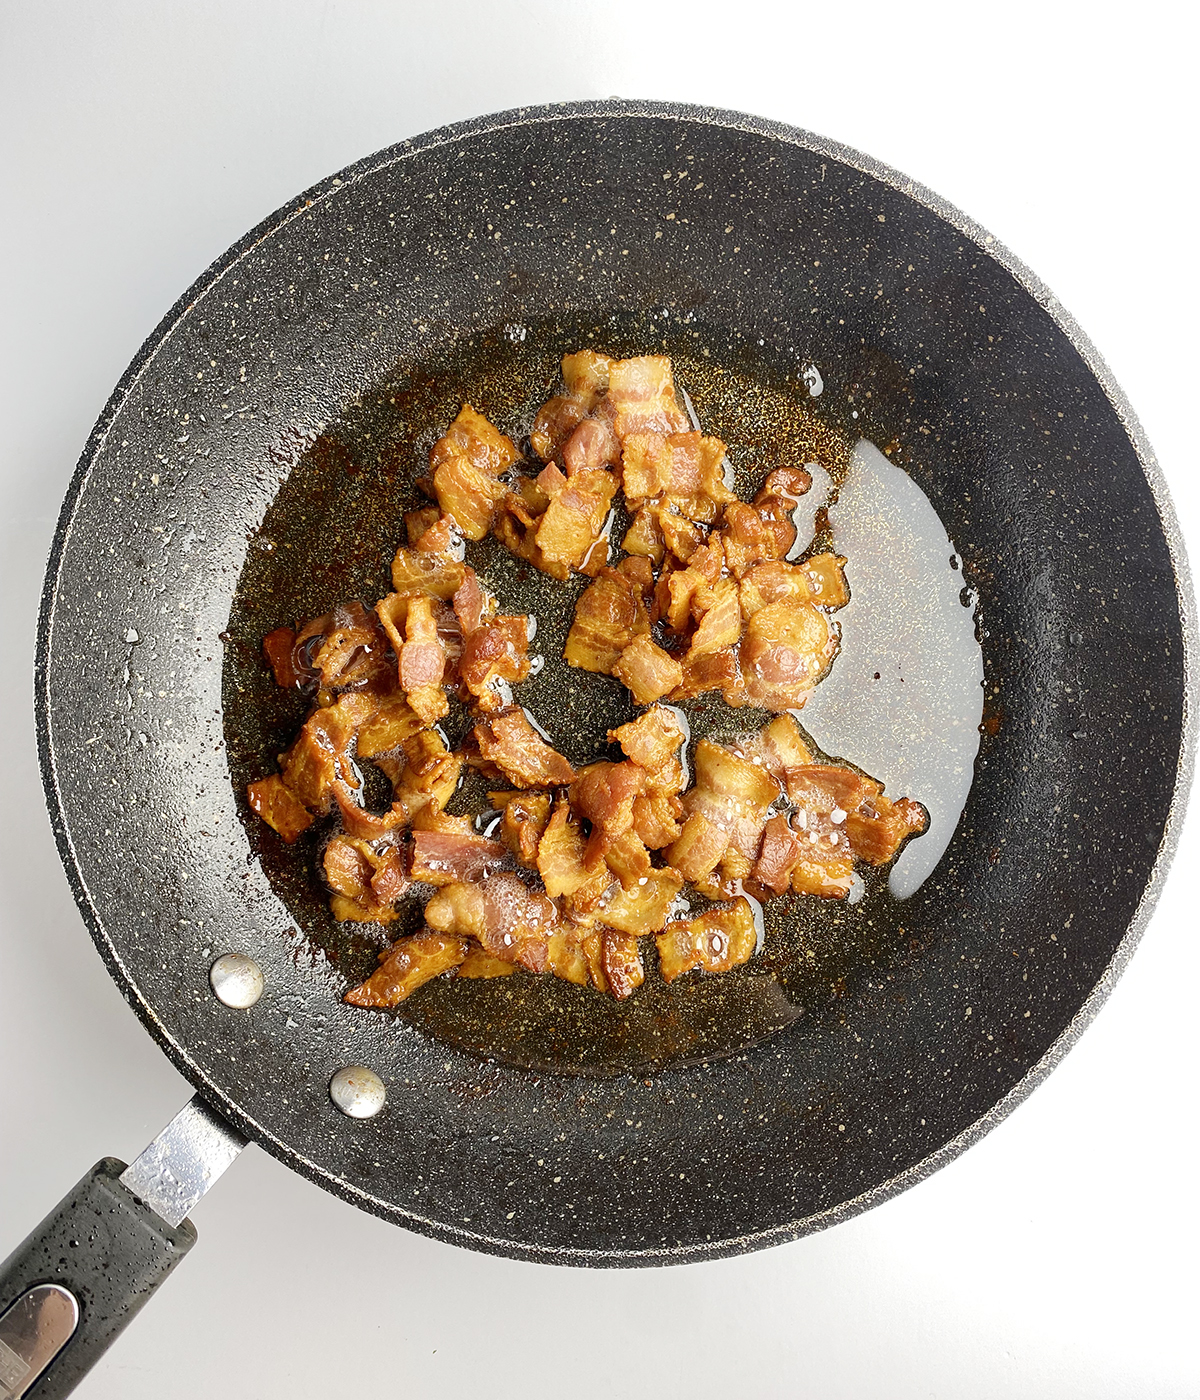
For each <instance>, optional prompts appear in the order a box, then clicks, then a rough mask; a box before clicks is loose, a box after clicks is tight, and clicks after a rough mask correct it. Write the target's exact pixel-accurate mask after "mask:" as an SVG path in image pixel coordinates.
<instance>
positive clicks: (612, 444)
mask: <svg viewBox="0 0 1200 1400" xmlns="http://www.w3.org/2000/svg"><path fill="white" fill-rule="evenodd" d="M620 460H621V443H620V441H619V440H618V438H617V435H616V433H614V432H613V429H612V424H611V423H610V422H608V421H607V419H605V418H603V417H600V416H599V415H597V416H594V417H591V418H585V419H584V420H583V422H582V423H580V424H579V426H578V427H577V428H576V429H575V431H574V432H573V433H572V434H571V436H570V437H569V438H567V440H566V442H565V443H563V449H562V462H563V467H564V468H565V470H566V473H567V476H568V477H570V478H574V477H576V476H578V475H580V474H581V473H584V472H591V471H600V470H604V469H607V468H608V467H615V466H616V465H617V463H618V462H620Z"/></svg>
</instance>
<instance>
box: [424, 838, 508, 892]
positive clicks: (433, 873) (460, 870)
mask: <svg viewBox="0 0 1200 1400" xmlns="http://www.w3.org/2000/svg"><path fill="white" fill-rule="evenodd" d="M504 857H505V849H504V847H503V846H502V845H501V844H500V843H499V842H498V841H488V840H486V839H485V838H484V837H482V836H465V835H462V836H460V835H456V834H451V833H442V832H437V831H416V832H414V833H413V846H412V877H413V879H414V880H423V881H424V882H425V883H426V884H427V885H454V884H463V883H466V882H468V881H471V880H481V879H483V878H484V877H485V876H486V875H488V874H489V873H490V872H491V871H493V870H498V869H499V868H500V866H501V865H502V864H503V863H504Z"/></svg>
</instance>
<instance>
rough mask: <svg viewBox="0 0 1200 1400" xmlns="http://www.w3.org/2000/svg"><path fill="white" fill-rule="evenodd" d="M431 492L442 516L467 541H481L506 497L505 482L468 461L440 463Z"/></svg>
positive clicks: (435, 470) (467, 459)
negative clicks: (451, 522)
mask: <svg viewBox="0 0 1200 1400" xmlns="http://www.w3.org/2000/svg"><path fill="white" fill-rule="evenodd" d="M433 489H434V493H435V494H436V496H437V502H438V505H439V506H440V507H441V509H442V511H443V514H444V516H445V517H449V518H450V519H451V520H453V521H454V524H455V525H456V526H457V527H458V529H459V530H460V531H461V532H462V534H463V535H465V536H466V538H467V539H469V540H481V539H483V537H484V536H485V535H486V534H487V532H488V531H489V530H490V529H491V528H492V524H493V523H494V521H495V519H496V507H497V506H498V505H499V504H500V502H501V501H502V500H503V499H504V497H505V496H506V495H507V494H508V487H507V486H506V485H505V484H504V482H502V481H500V480H499V479H498V478H497V477H495V476H493V475H492V473H491V472H490V471H487V470H486V469H485V468H483V467H478V466H476V465H475V463H474V462H473V461H471V459H470V458H469V457H448V458H446V459H445V461H442V462H439V463H438V465H437V467H436V468H435V469H434V473H433ZM418 548H420V545H418Z"/></svg>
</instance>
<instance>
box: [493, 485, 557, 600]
mask: <svg viewBox="0 0 1200 1400" xmlns="http://www.w3.org/2000/svg"><path fill="white" fill-rule="evenodd" d="M547 505H548V503H547ZM546 508H547V506H543V508H542V511H541V512H533V511H531V510H530V509H529V507H528V506H527V504H526V502H525V501H524V500H523V499H522V498H521V497H520V496H518V495H517V494H516V493H514V492H510V493H509V494H508V495H507V496H505V498H504V500H503V502H502V503H501V510H500V515H499V518H498V519H497V521H496V526H495V531H496V538H497V539H498V540H499V541H500V543H501V544H502V545H503V546H504V547H505V549H507V550H508V551H509V553H510V554H514V555H516V557H517V558H518V559H524V560H525V561H526V562H527V563H529V564H532V565H533V567H534V568H535V569H540V570H541V571H542V573H544V574H549V575H550V577H551V578H556V579H558V581H559V582H560V583H565V582H566V580H567V579H568V578H569V577H570V576H571V567H570V565H569V564H566V563H563V562H562V561H558V560H550V559H547V558H546V557H545V555H544V554H543V553H542V551H541V549H540V547H539V546H538V542H537V532H538V522H539V521H540V519H541V515H542V514H543V513H544V511H545V509H546Z"/></svg>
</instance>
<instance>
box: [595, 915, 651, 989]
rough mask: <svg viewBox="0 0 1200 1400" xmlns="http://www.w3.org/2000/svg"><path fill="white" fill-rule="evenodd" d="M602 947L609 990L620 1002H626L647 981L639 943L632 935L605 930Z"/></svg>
mask: <svg viewBox="0 0 1200 1400" xmlns="http://www.w3.org/2000/svg"><path fill="white" fill-rule="evenodd" d="M600 947H601V953H600V956H601V959H602V964H603V967H604V980H605V981H606V982H607V983H608V990H609V992H610V993H611V994H612V995H613V996H614V997H616V999H617V1000H618V1001H624V1000H625V998H626V997H628V996H632V995H633V993H634V992H635V991H636V990H637V989H638V988H639V987H640V986H641V985H642V983H643V982H644V981H645V980H646V973H645V969H644V968H643V967H642V959H641V955H640V953H639V952H638V941H637V939H636V938H635V937H633V936H632V935H631V934H628V933H617V932H615V931H614V930H612V929H605V930H604V933H603V935H602V942H601V945H600Z"/></svg>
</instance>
